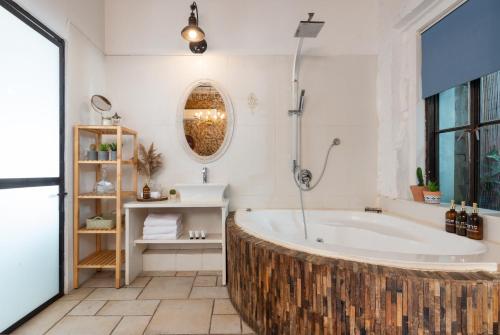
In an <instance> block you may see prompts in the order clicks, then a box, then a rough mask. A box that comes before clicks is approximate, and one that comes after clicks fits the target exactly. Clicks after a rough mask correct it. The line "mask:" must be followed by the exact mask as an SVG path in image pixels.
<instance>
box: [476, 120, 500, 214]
mask: <svg viewBox="0 0 500 335" xmlns="http://www.w3.org/2000/svg"><path fill="white" fill-rule="evenodd" d="M480 134H481V137H480V142H479V143H480V156H479V165H480V166H479V173H480V174H479V206H480V207H482V208H489V209H494V210H500V125H498V124H496V125H491V126H485V127H482V128H481V130H480Z"/></svg>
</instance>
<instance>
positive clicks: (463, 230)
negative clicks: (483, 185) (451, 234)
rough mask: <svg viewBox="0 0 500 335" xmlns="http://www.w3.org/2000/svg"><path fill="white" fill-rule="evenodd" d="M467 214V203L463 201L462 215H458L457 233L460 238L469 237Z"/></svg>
mask: <svg viewBox="0 0 500 335" xmlns="http://www.w3.org/2000/svg"><path fill="white" fill-rule="evenodd" d="M467 217H468V215H467V212H466V211H465V201H462V206H461V208H460V213H458V215H457V220H456V226H455V232H456V233H457V235H460V236H467Z"/></svg>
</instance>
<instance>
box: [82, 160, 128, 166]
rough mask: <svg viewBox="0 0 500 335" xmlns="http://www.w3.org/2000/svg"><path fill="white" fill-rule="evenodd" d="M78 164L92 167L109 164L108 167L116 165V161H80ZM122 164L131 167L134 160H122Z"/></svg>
mask: <svg viewBox="0 0 500 335" xmlns="http://www.w3.org/2000/svg"><path fill="white" fill-rule="evenodd" d="M78 164H83V165H92V164H110V165H116V164H117V161H90V160H81V161H78ZM122 164H125V165H133V164H134V160H133V159H126V160H122Z"/></svg>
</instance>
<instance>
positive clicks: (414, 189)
mask: <svg viewBox="0 0 500 335" xmlns="http://www.w3.org/2000/svg"><path fill="white" fill-rule="evenodd" d="M425 189H426V187H425V186H418V185H411V186H410V190H411V194H412V195H413V200H415V201H418V202H424V191H425Z"/></svg>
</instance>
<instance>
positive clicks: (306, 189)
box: [293, 142, 335, 240]
mask: <svg viewBox="0 0 500 335" xmlns="http://www.w3.org/2000/svg"><path fill="white" fill-rule="evenodd" d="M334 146H335V142H332V144H330V147H329V148H328V151H327V152H326V156H325V161H324V162H323V169H322V170H321V174H320V175H319V178H318V180H317V181H316V182H315V183H314V184H312V185H310V186H307V185H303V184H301V183H300V181H299V178H300V172H301V170H302V169H301V167H300V165H296V166H295V167H294V170H293V180H294V181H295V185H296V186H297V188H298V189H299V198H300V210H301V212H302V225H303V227H304V238H305V239H306V240H307V237H308V234H307V222H306V214H305V211H304V199H303V197H302V192H309V191H312V190H314V189H315V188H316V186H318V185H319V183H320V182H321V179H323V176H324V174H325V170H326V167H327V165H328V158H329V157H330V152H331V151H332V148H333V147H334Z"/></svg>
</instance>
